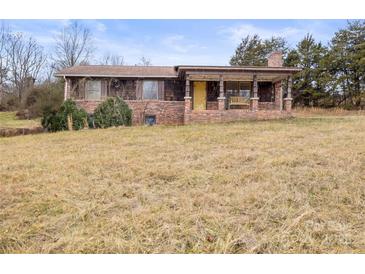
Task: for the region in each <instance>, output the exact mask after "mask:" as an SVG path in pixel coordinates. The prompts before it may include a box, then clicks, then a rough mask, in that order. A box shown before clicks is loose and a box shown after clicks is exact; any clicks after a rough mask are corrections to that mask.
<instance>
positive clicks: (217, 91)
mask: <svg viewBox="0 0 365 274" xmlns="http://www.w3.org/2000/svg"><path fill="white" fill-rule="evenodd" d="M185 79H186V85H185V97H184V99H185V106H186V111H191V112H196V111H210V110H220V111H230V110H235V111H238V110H240V111H245V112H247V111H251V112H256V111H260V110H277V111H283V110H285V111H288V112H290V111H291V101H292V97H291V89H292V75H291V73H277V72H275V73H273V72H257V73H253V72H252V73H247V72H245V73H244V72H222V73H220V74H214V73H212V72H207V71H204V72H202V71H199V72H190V73H187V74H186V76H185Z"/></svg>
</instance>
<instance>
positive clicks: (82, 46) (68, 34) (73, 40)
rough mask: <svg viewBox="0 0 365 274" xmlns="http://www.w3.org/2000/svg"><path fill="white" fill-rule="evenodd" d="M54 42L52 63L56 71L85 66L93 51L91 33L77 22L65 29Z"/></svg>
mask: <svg viewBox="0 0 365 274" xmlns="http://www.w3.org/2000/svg"><path fill="white" fill-rule="evenodd" d="M55 41H56V48H55V53H54V56H53V61H54V63H55V65H56V68H57V69H58V70H59V69H62V68H67V67H72V66H75V65H80V64H87V63H88V62H89V60H90V58H91V56H92V53H93V51H94V48H93V45H92V34H91V31H90V30H89V29H88V28H86V27H84V26H83V25H80V24H79V23H78V22H77V21H74V22H73V23H72V24H71V25H70V26H68V27H65V28H64V29H63V30H62V32H61V33H60V34H59V35H58V36H57V37H56V38H55Z"/></svg>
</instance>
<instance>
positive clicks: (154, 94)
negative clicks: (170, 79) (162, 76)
mask: <svg viewBox="0 0 365 274" xmlns="http://www.w3.org/2000/svg"><path fill="white" fill-rule="evenodd" d="M143 99H155V100H157V99H158V81H143Z"/></svg>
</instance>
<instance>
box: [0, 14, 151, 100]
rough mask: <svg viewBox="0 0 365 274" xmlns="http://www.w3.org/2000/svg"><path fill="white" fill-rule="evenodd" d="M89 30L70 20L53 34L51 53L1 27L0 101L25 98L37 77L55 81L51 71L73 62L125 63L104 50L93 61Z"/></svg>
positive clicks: (41, 80) (40, 82) (42, 81)
mask: <svg viewBox="0 0 365 274" xmlns="http://www.w3.org/2000/svg"><path fill="white" fill-rule="evenodd" d="M94 44H95V43H94V39H93V33H92V31H91V30H90V29H89V28H88V27H86V26H84V25H82V24H80V23H79V21H76V20H75V21H72V22H71V24H70V25H68V26H66V27H64V28H62V29H61V30H59V33H58V34H57V35H55V36H54V47H53V48H52V50H51V54H46V52H45V50H44V48H43V47H42V46H41V45H40V44H39V43H38V42H37V41H36V40H35V39H34V38H33V37H30V36H27V35H25V34H24V33H21V32H13V31H12V30H11V28H10V27H8V26H6V25H5V24H2V25H1V26H0V103H1V101H3V100H5V99H7V98H6V97H7V95H10V96H12V100H14V97H15V98H17V100H18V102H17V103H16V104H20V102H21V101H22V100H23V99H24V98H23V97H25V95H26V93H27V92H28V91H29V89H30V88H31V87H33V86H34V82H35V81H36V80H37V84H38V85H44V84H47V83H48V84H49V83H55V82H57V79H54V77H53V74H54V73H55V72H56V71H58V70H60V69H63V68H67V67H71V66H75V65H87V64H100V65H125V61H124V58H123V56H121V55H114V54H110V53H106V54H105V55H104V56H103V57H102V58H99V59H97V60H96V61H95V59H96V58H95V55H94V54H95V47H94ZM136 65H146V66H148V65H151V60H150V59H149V58H147V57H144V56H142V57H141V58H140V62H139V63H138V64H136Z"/></svg>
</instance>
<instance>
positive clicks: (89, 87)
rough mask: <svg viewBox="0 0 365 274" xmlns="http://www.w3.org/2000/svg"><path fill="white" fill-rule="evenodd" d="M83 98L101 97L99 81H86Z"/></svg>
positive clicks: (95, 98)
mask: <svg viewBox="0 0 365 274" xmlns="http://www.w3.org/2000/svg"><path fill="white" fill-rule="evenodd" d="M85 98H86V100H100V99H101V81H86V84H85Z"/></svg>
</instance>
